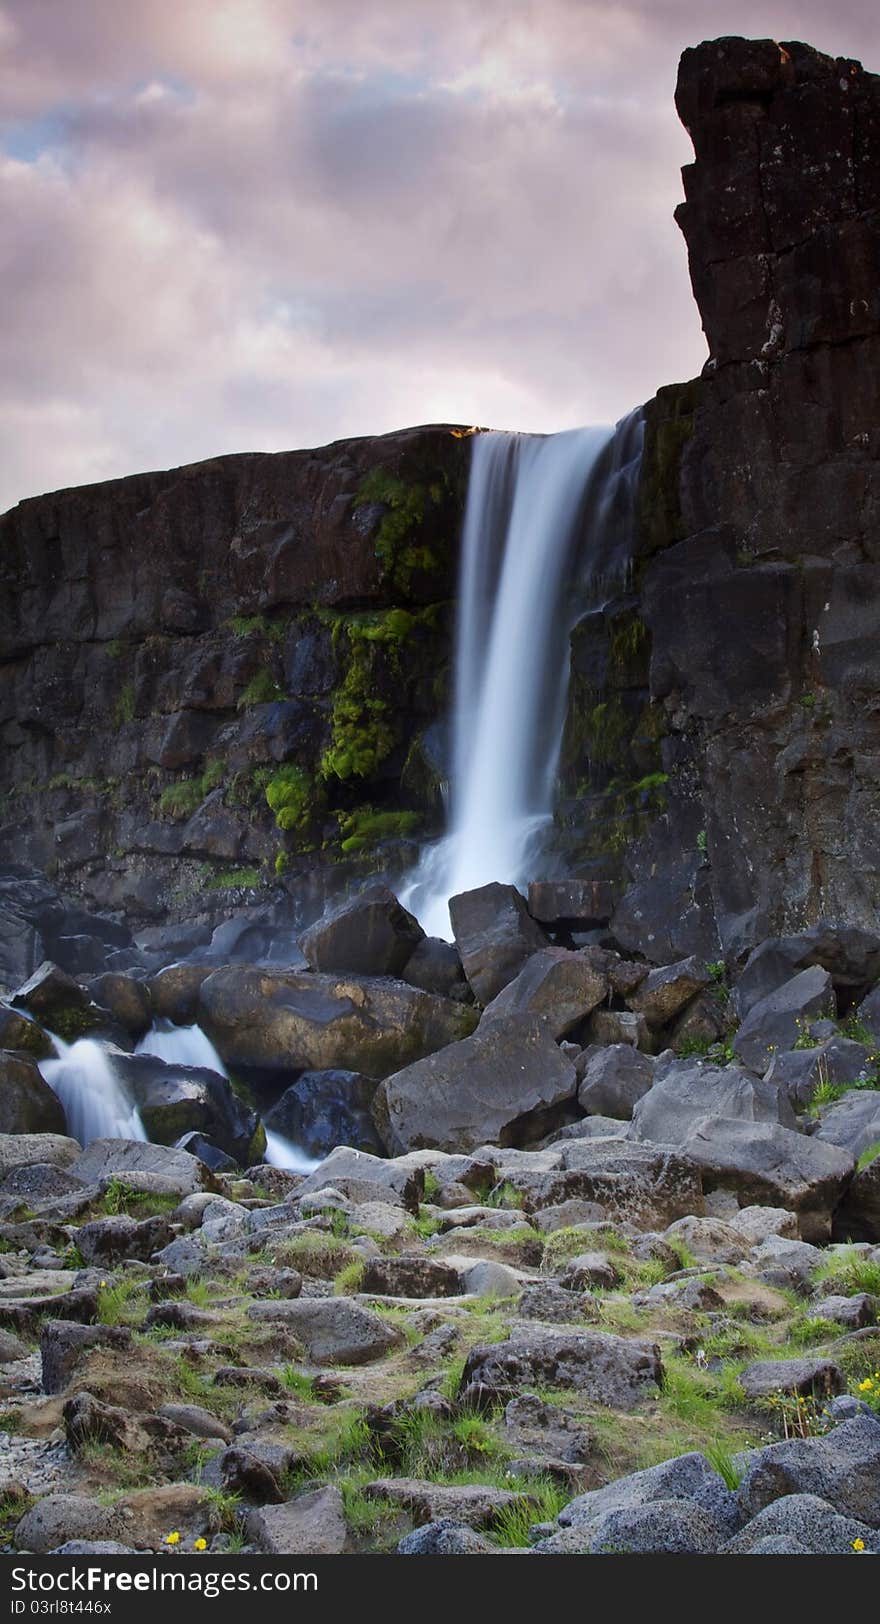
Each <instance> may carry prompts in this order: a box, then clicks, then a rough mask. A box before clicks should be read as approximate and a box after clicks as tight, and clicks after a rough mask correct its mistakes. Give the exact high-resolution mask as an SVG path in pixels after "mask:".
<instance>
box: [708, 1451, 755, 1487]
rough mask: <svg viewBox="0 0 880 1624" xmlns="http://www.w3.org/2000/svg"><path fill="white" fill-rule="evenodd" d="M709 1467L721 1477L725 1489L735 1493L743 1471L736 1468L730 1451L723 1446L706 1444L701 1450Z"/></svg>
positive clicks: (743, 1473) (740, 1468)
mask: <svg viewBox="0 0 880 1624" xmlns="http://www.w3.org/2000/svg"><path fill="white" fill-rule="evenodd" d="M703 1454H704V1455H705V1457H706V1459H707V1461H708V1462H709V1465H710V1466H712V1467H714V1469H715V1471H716V1472H717V1473H718V1476H719V1477H722V1478H723V1479H724V1481H725V1483H726V1484H727V1487H728V1488H729V1489H731V1490H732V1491H734V1492H735V1491H736V1490H737V1489H738V1488H739V1486H740V1484H741V1482H742V1480H743V1477H744V1476H745V1469H744V1468H743V1467H741V1466H737V1465H736V1464H735V1462H734V1458H733V1455H732V1454H731V1452H730V1450H729V1449H727V1448H725V1446H724V1444H715V1443H713V1444H707V1445H706V1447H705V1449H704V1450H703Z"/></svg>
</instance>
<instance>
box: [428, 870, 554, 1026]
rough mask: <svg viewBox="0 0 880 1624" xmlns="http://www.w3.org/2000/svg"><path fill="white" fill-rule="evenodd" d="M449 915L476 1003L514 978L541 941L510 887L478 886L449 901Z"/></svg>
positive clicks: (522, 902) (537, 927) (543, 941)
mask: <svg viewBox="0 0 880 1624" xmlns="http://www.w3.org/2000/svg"><path fill="white" fill-rule="evenodd" d="M449 915H450V918H451V920H452V929H453V932H454V935H455V944H456V947H457V948H458V951H459V954H460V956H461V962H462V966H463V968H464V973H465V975H466V976H467V979H468V982H469V983H470V986H471V987H472V989H473V992H474V995H475V997H476V998H477V1000H478V1001H479V1003H481V1004H484V1005H485V1004H489V1003H491V1001H492V999H493V998H496V997H497V995H498V993H500V991H501V989H502V987H506V986H507V984H508V982H510V981H513V979H514V977H515V976H517V975H519V972H520V970H521V969H522V968H523V966H524V965H525V963H526V961H527V959H529V958H531V956H532V954H533V953H537V952H538V951H539V950H540V949H541V948H542V947H547V945H548V942H547V937H546V936H545V934H544V932H543V931H542V929H541V927H540V925H537V924H536V923H535V921H534V919H532V918H531V916H530V914H529V911H528V908H527V907H526V901H525V898H524V897H523V896H521V895H520V893H519V891H517V890H516V888H515V886H512V885H494V884H493V885H484V886H481V887H480V888H479V889H478V890H476V891H464V892H462V893H461V894H460V895H459V896H457V897H452V899H451V900H450V903H449Z"/></svg>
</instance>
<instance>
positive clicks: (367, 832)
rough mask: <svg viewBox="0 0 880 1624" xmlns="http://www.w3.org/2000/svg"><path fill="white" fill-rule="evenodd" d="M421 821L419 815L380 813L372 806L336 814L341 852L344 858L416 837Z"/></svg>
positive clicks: (409, 812)
mask: <svg viewBox="0 0 880 1624" xmlns="http://www.w3.org/2000/svg"><path fill="white" fill-rule="evenodd" d="M420 822H421V818H420V816H419V814H418V812H411V811H402V812H382V811H376V809H375V808H374V807H372V806H358V807H355V809H354V811H352V812H341V813H340V814H339V831H340V834H341V835H342V842H341V850H342V851H343V852H344V853H345V855H346V857H353V856H358V855H360V854H361V853H362V852H367V851H372V850H374V849H375V847H376V846H379V845H381V844H382V842H383V841H386V840H405V839H406V838H407V836H409V835H412V834H415V832H416V830H417V829H418V827H419V824H420Z"/></svg>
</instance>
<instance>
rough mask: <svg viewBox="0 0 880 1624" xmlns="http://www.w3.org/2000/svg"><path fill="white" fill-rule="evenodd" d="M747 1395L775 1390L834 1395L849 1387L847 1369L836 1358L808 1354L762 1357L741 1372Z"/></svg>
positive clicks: (769, 1393)
mask: <svg viewBox="0 0 880 1624" xmlns="http://www.w3.org/2000/svg"><path fill="white" fill-rule="evenodd" d="M739 1380H740V1386H741V1387H742V1389H743V1392H744V1393H745V1395H746V1398H752V1399H754V1398H757V1399H761V1398H770V1397H772V1396H773V1394H775V1393H803V1394H809V1395H810V1397H812V1398H817V1399H823V1398H831V1397H833V1396H834V1394H835V1393H842V1392H843V1391H844V1389H845V1387H846V1380H845V1378H844V1375H843V1372H842V1370H841V1369H840V1367H839V1366H838V1365H836V1364H835V1363H834V1361H833V1360H832V1359H823V1358H821V1357H820V1356H819V1355H818V1354H805V1355H804V1356H803V1357H802V1358H800V1359H759V1360H758V1361H757V1362H756V1363H755V1364H753V1365H746V1368H745V1370H743V1371H742V1373H741V1375H740V1378H739Z"/></svg>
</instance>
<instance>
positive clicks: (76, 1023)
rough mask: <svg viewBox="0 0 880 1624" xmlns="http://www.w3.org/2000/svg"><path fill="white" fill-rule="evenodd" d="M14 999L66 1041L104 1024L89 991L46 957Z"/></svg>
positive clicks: (12, 1001)
mask: <svg viewBox="0 0 880 1624" xmlns="http://www.w3.org/2000/svg"><path fill="white" fill-rule="evenodd" d="M10 1003H11V1004H12V1005H13V1007H14V1008H15V1009H25V1010H27V1012H28V1014H29V1015H32V1016H33V1017H34V1019H35V1020H37V1021H39V1022H40V1024H41V1025H42V1026H45V1027H48V1029H49V1031H50V1032H52V1033H54V1034H55V1035H56V1036H57V1037H60V1038H63V1039H64V1041H65V1042H66V1043H72V1042H73V1041H74V1039H75V1038H80V1037H82V1036H83V1035H84V1034H85V1033H87V1032H92V1031H94V1029H95V1027H96V1026H100V1024H101V1021H102V1019H103V1016H102V1014H101V1011H100V1010H99V1009H98V1008H97V1006H96V1005H95V1004H93V1003H92V1000H91V999H90V997H89V995H88V993H87V992H84V991H83V988H82V987H81V986H80V985H79V983H78V982H76V981H74V980H73V978H72V976H69V975H67V974H66V973H65V971H64V970H60V969H59V967H58V965H57V964H53V963H52V962H51V960H49V959H45V960H44V961H43V963H42V964H41V965H40V966H39V968H38V969H37V970H35V971H34V973H33V975H32V976H30V977H29V979H28V980H27V981H26V982H25V983H24V985H23V986H21V987H19V989H18V991H17V992H16V993H14V994H13V996H12V998H11V999H10Z"/></svg>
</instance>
